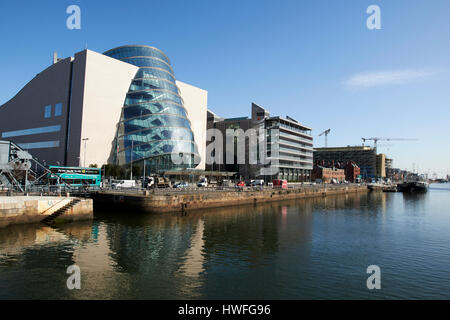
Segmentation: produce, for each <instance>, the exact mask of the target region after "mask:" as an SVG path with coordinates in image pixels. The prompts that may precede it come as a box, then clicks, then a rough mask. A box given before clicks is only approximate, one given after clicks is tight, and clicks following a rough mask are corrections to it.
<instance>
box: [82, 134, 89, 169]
mask: <svg viewBox="0 0 450 320" xmlns="http://www.w3.org/2000/svg"><path fill="white" fill-rule="evenodd" d="M81 140H83V141H84V160H83V167H86V142H87V141H88V140H89V138H84V139H81Z"/></svg>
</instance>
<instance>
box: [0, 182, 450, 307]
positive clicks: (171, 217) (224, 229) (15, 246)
mask: <svg viewBox="0 0 450 320" xmlns="http://www.w3.org/2000/svg"><path fill="white" fill-rule="evenodd" d="M95 216H96V217H95V220H94V221H90V222H83V223H75V224H69V225H66V226H64V227H63V228H59V229H53V228H48V227H43V226H40V225H22V226H11V227H8V228H6V229H0V299H13V298H19V299H36V298H40V299H367V298H369V299H413V298H418V299H450V185H448V184H445V185H444V184H440V185H432V186H431V189H430V191H429V192H428V193H427V194H418V195H417V194H416V195H406V194H402V193H370V194H359V195H343V196H332V197H327V198H317V199H305V200H298V201H289V202H278V203H272V204H266V205H258V206H246V207H229V208H225V209H212V210H209V211H201V212H195V213H190V214H189V215H188V216H186V217H183V216H180V215H176V214H165V215H144V214H136V213H134V212H122V213H111V212H96V214H95ZM73 264H76V265H78V266H79V267H80V269H81V289H80V290H73V291H71V290H69V289H67V286H66V280H67V278H68V277H69V275H68V274H66V269H67V267H68V266H70V265H73ZM369 265H378V266H379V267H380V268H381V289H380V290H373V291H370V290H368V289H367V287H366V280H367V277H368V276H369V275H368V274H367V273H366V269H367V267H368V266H369Z"/></svg>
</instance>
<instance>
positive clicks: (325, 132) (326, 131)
mask: <svg viewBox="0 0 450 320" xmlns="http://www.w3.org/2000/svg"><path fill="white" fill-rule="evenodd" d="M330 132H331V129H327V130H325V131H324V132H322V133H321V134H319V137H321V136H323V135H325V148H326V147H328V134H329V133H330Z"/></svg>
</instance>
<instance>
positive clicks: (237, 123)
mask: <svg viewBox="0 0 450 320" xmlns="http://www.w3.org/2000/svg"><path fill="white" fill-rule="evenodd" d="M251 114H252V117H251V118H248V117H241V118H228V119H224V118H221V117H219V116H217V115H216V114H214V113H213V112H212V111H208V125H207V127H208V129H212V128H214V129H218V130H219V131H220V132H221V133H222V136H223V137H224V138H223V146H222V150H223V154H222V155H217V154H215V155H214V157H213V158H215V159H216V160H218V159H221V162H222V163H223V164H219V163H213V164H211V165H209V166H208V167H207V169H209V170H227V171H232V172H238V173H239V175H240V176H241V177H242V178H243V179H255V178H260V179H265V180H266V181H271V180H273V179H287V180H289V181H310V180H311V171H312V169H313V137H312V135H311V131H312V129H311V128H309V127H307V126H305V125H303V124H301V123H300V122H298V121H297V120H295V119H293V118H290V117H286V118H283V117H278V116H275V117H274V116H272V117H271V116H270V113H269V111H267V110H266V109H264V108H262V107H261V106H259V105H257V104H255V103H252V112H251ZM227 129H233V130H237V129H242V130H243V131H244V132H245V131H248V130H249V129H254V130H255V131H259V129H265V130H264V131H263V132H264V134H265V135H266V137H265V138H264V139H262V141H263V143H265V144H266V145H265V146H261V145H260V143H261V141H260V140H258V142H256V143H254V144H252V143H251V142H250V139H245V163H243V164H240V163H238V161H237V153H238V150H237V146H236V145H235V147H234V149H235V150H234V152H233V151H232V150H229V148H228V149H227V145H226V133H227ZM208 143H212V144H217V141H211V142H208ZM263 147H265V148H263ZM252 148H253V152H254V153H255V154H259V150H263V152H264V151H265V154H266V157H265V159H264V160H265V161H266V162H269V164H266V163H264V160H263V159H259V158H258V159H257V160H258V163H255V164H252V163H250V158H249V154H250V150H251V149H252ZM230 152H231V153H233V155H234V158H233V159H230V158H231V157H230V156H229V154H230ZM227 153H228V155H227ZM208 156H209V155H207V157H208ZM227 159H228V160H227ZM229 160H232V161H229ZM268 167H271V169H270V171H272V172H273V174H268V172H269V170H265V171H264V172H266V173H265V174H262V172H263V171H261V169H263V168H268Z"/></svg>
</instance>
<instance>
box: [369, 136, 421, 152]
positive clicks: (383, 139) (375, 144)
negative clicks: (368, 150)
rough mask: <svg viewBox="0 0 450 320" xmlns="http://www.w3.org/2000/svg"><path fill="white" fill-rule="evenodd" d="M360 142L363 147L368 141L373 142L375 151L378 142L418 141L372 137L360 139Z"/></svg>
mask: <svg viewBox="0 0 450 320" xmlns="http://www.w3.org/2000/svg"><path fill="white" fill-rule="evenodd" d="M361 140H362V142H363V146H364V143H365V142H366V141H368V140H372V141H373V146H374V148H375V150H376V149H377V143H378V141H417V140H419V139H409V138H379V137H374V138H361Z"/></svg>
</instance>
